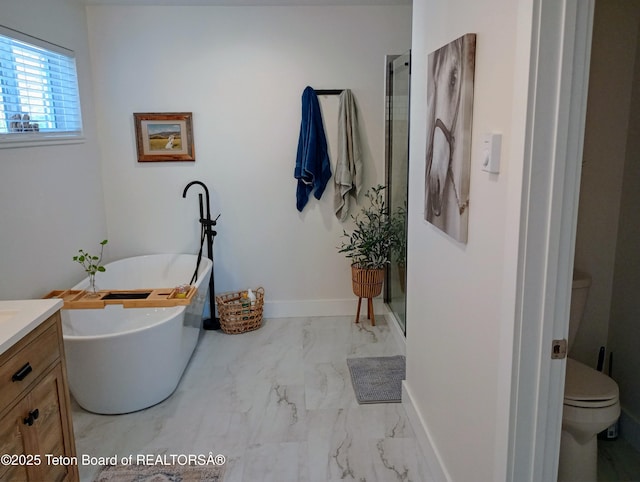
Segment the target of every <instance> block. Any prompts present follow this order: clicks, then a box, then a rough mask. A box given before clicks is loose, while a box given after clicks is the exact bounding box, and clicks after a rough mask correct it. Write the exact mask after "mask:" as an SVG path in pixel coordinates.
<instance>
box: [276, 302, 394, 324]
mask: <svg viewBox="0 0 640 482" xmlns="http://www.w3.org/2000/svg"><path fill="white" fill-rule="evenodd" d="M357 309H358V299H357V298H348V299H338V300H302V301H272V300H265V302H264V317H265V318H304V317H309V316H353V317H355V316H356V310H357ZM373 310H374V313H375V315H376V316H384V315H386V313H387V311H388V310H387V306H386V305H385V304H384V303H383V301H382V298H379V299H374V300H373ZM366 317H367V301H366V300H362V304H361V308H360V319H361V320H362V319H366Z"/></svg>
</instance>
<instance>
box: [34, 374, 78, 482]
mask: <svg viewBox="0 0 640 482" xmlns="http://www.w3.org/2000/svg"><path fill="white" fill-rule="evenodd" d="M64 394H65V392H64V385H63V376H62V367H61V365H60V364H57V365H56V366H55V367H54V368H53V369H52V370H51V372H50V373H49V374H47V375H46V376H45V377H44V378H43V379H42V381H41V382H40V383H38V385H37V386H36V387H35V388H34V389H33V390H32V391H31V392H30V393H29V394H28V395H27V396H26V398H25V400H24V401H23V402H22V406H23V407H24V413H23V414H22V417H23V424H22V428H21V430H22V434H23V437H24V439H25V447H26V448H27V450H28V451H29V453H31V454H34V455H35V454H39V455H40V456H41V459H42V463H41V464H40V465H39V466H33V467H28V468H27V470H28V473H29V479H30V480H46V481H51V482H58V481H71V480H77V478H78V467H77V465H76V464H75V463H72V464H70V465H68V466H65V465H57V464H53V463H48V462H49V461H53V458H49V459H48V458H47V455H50V456H54V457H59V456H67V457H72V456H75V450H74V448H73V442H72V441H73V438H72V437H73V435H72V434H71V433H70V430H71V427H70V426H69V424H67V423H66V417H65V414H66V413H67V411H68V407H67V406H66V405H67V403H66V398H65V395H64ZM29 417H33V421H32V424H27V423H24V419H25V418H29Z"/></svg>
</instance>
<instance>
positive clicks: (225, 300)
mask: <svg viewBox="0 0 640 482" xmlns="http://www.w3.org/2000/svg"><path fill="white" fill-rule="evenodd" d="M242 293H243V292H242V291H234V292H230V293H222V294H220V295H218V296H216V304H217V305H218V315H219V316H220V328H221V329H222V331H223V332H225V333H227V334H229V335H237V334H238V333H246V332H247V331H253V330H257V329H258V328H260V327H261V326H262V311H263V306H264V288H262V287H260V288H257V289H255V290H254V293H255V295H256V300H255V301H254V302H253V303H251V305H250V306H242V303H241V301H240V299H241V297H242Z"/></svg>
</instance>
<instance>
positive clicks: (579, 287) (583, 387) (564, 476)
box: [558, 270, 620, 482]
mask: <svg viewBox="0 0 640 482" xmlns="http://www.w3.org/2000/svg"><path fill="white" fill-rule="evenodd" d="M590 286H591V278H590V277H589V275H587V274H585V273H582V272H580V271H577V270H576V271H574V273H573V289H572V295H571V315H570V319H569V340H568V349H569V350H570V349H571V346H572V344H573V340H574V339H575V336H576V333H577V332H578V326H579V325H580V322H581V321H582V314H583V312H584V306H585V303H586V301H587V294H588V292H589V287H590ZM619 416H620V401H619V397H618V385H617V384H616V382H614V381H613V380H612V379H611V378H609V377H608V376H606V375H604V374H603V373H601V372H599V371H597V370H595V369H594V368H591V367H589V366H587V365H585V364H583V363H580V362H579V361H577V360H573V359H571V358H567V371H566V378H565V387H564V407H563V413H562V437H561V439H560V467H559V470H558V480H559V481H561V482H564V481H572V482H573V481H579V482H596V481H597V475H598V474H597V472H598V470H597V464H598V437H597V435H598V433H599V432H601V431H603V430H604V429H606V428H607V427H609V426H610V425H612V424H613V423H614V422H615V421H616V420H618V417H619Z"/></svg>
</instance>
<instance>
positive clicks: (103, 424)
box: [72, 316, 433, 482]
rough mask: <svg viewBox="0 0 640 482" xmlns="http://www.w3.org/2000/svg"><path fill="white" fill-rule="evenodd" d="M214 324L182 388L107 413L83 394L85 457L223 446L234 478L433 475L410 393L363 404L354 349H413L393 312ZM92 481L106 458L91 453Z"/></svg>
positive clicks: (80, 436)
mask: <svg viewBox="0 0 640 482" xmlns="http://www.w3.org/2000/svg"><path fill="white" fill-rule="evenodd" d="M376 322H377V326H375V327H371V326H370V325H369V322H368V321H366V320H365V322H364V323H360V324H354V323H353V317H318V318H287V319H267V320H265V322H264V324H263V326H262V328H260V329H259V330H256V331H254V332H250V333H243V334H240V335H226V334H224V333H222V332H217V331H216V332H212V331H209V332H205V335H204V337H203V338H202V339H201V340H200V343H199V345H198V347H197V348H196V352H195V353H194V356H193V357H192V359H191V362H190V364H189V366H188V367H187V369H186V371H185V374H184V376H183V378H182V380H181V382H180V384H179V385H178V388H177V389H176V391H175V392H174V394H173V395H172V396H171V397H170V398H168V399H167V400H165V401H164V402H162V403H160V404H158V405H156V406H154V407H151V408H148V409H146V410H142V411H140V412H136V413H131V414H126V415H118V416H104V415H96V414H91V413H88V412H86V411H84V410H82V409H81V408H80V407H79V406H78V405H77V404H75V402H74V403H73V413H72V415H73V421H74V432H75V437H76V447H77V453H78V457H82V455H83V454H87V455H88V456H93V457H112V456H114V455H117V456H118V457H123V456H129V455H133V456H134V457H135V456H137V455H138V454H143V455H144V454H151V455H158V454H176V455H181V454H185V455H188V454H205V455H208V454H209V452H213V453H214V454H218V453H219V454H223V455H225V457H226V458H227V462H226V475H225V479H224V480H225V482H267V481H274V482H331V481H340V480H356V481H360V482H376V481H379V482H387V481H389V482H392V481H405V482H408V481H416V482H426V481H429V480H433V478H432V477H431V476H430V474H429V470H428V466H427V465H426V462H425V461H424V459H423V457H422V455H421V454H420V451H419V448H418V445H417V440H416V438H415V435H414V433H413V431H412V429H411V427H410V425H409V422H408V420H407V417H406V414H405V411H404V408H403V406H402V404H375V405H358V403H357V401H356V399H355V395H354V392H353V387H352V385H351V378H350V376H349V370H348V368H347V363H346V359H347V357H360V356H388V355H398V354H403V353H402V347H401V345H400V344H399V343H398V342H397V340H396V339H395V338H394V334H393V333H392V332H391V330H390V327H389V325H388V324H387V321H386V320H385V319H384V317H383V316H379V317H377V318H376ZM79 469H80V477H81V480H82V481H83V482H84V481H91V480H93V478H94V477H95V475H96V473H97V472H98V470H99V467H98V466H92V465H80V467H79Z"/></svg>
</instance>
